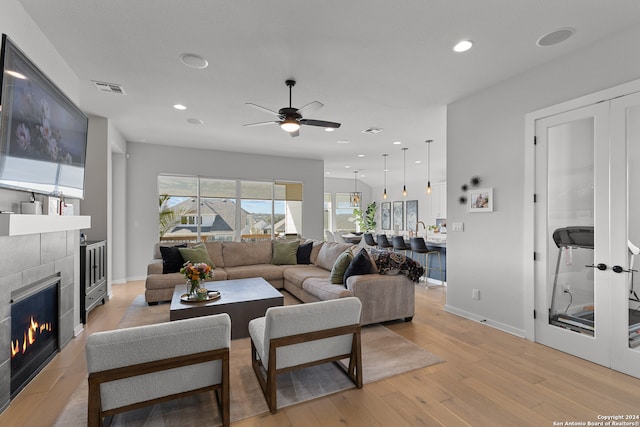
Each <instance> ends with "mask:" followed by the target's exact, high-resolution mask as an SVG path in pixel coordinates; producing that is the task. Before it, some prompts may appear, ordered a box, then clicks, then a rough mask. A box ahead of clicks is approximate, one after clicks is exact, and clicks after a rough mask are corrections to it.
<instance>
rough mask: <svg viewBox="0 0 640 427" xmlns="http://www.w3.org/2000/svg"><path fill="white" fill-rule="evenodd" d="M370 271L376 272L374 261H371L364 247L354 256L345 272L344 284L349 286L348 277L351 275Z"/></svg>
mask: <svg viewBox="0 0 640 427" xmlns="http://www.w3.org/2000/svg"><path fill="white" fill-rule="evenodd" d="M370 273H374V270H373V261H371V258H370V257H369V253H368V252H367V250H366V249H365V248H362V249H360V252H358V254H357V255H356V256H354V257H353V260H351V263H350V264H349V266H348V267H347V270H346V271H345V272H344V286H345V287H346V286H347V279H348V278H349V277H351V276H359V275H363V274H370Z"/></svg>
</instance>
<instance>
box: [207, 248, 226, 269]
mask: <svg viewBox="0 0 640 427" xmlns="http://www.w3.org/2000/svg"><path fill="white" fill-rule="evenodd" d="M204 245H205V246H206V248H207V253H208V254H209V258H211V261H213V263H214V264H215V265H216V268H220V267H224V257H223V256H222V242H204Z"/></svg>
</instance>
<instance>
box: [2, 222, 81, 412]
mask: <svg viewBox="0 0 640 427" xmlns="http://www.w3.org/2000/svg"><path fill="white" fill-rule="evenodd" d="M78 236H79V231H78V230H74V231H66V232H64V231H63V232H54V233H45V234H35V235H24V236H0V345H7V348H8V346H9V342H10V340H11V317H10V316H11V306H10V301H11V292H12V291H15V290H16V289H19V288H21V287H23V286H26V285H29V284H30V283H34V282H36V281H38V280H41V279H44V278H45V277H48V276H51V275H52V274H55V273H57V272H60V273H61V277H60V317H59V325H58V326H59V346H60V348H63V347H64V346H65V345H67V344H68V343H69V342H70V341H71V340H72V339H73V336H74V328H75V326H76V324H77V323H78V321H79V319H74V308H75V307H74V304H75V299H76V298H75V296H76V294H77V292H79V291H78V288H79V286H80V285H79V283H78V284H76V283H75V282H74V280H75V274H74V273H75V269H76V268H79V267H80V266H79V264H78V265H76V261H75V260H76V258H77V257H76V253H77V252H78V251H79V250H80V248H79V246H77V247H76V245H78V244H79V241H80V240H79V237H78ZM10 375H11V360H10V352H8V351H0V412H2V411H4V410H5V409H6V408H7V407H8V406H9V402H10V399H11V398H10V394H11V391H10V390H11V381H10Z"/></svg>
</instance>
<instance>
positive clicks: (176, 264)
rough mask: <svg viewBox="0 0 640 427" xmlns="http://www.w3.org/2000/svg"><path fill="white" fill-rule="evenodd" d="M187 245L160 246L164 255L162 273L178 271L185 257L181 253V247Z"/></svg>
mask: <svg viewBox="0 0 640 427" xmlns="http://www.w3.org/2000/svg"><path fill="white" fill-rule="evenodd" d="M186 247H187V245H177V246H160V254H161V255H162V274H167V273H178V272H180V269H181V268H182V264H184V259H182V255H180V251H179V250H178V249H179V248H186Z"/></svg>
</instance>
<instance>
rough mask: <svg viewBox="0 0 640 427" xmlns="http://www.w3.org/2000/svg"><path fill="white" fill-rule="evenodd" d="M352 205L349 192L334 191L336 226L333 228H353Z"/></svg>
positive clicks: (354, 227) (354, 226)
mask: <svg viewBox="0 0 640 427" xmlns="http://www.w3.org/2000/svg"><path fill="white" fill-rule="evenodd" d="M350 218H353V206H351V197H350V194H349V193H336V228H335V230H355V229H356V225H355V223H353V222H352V221H353V220H350Z"/></svg>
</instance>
